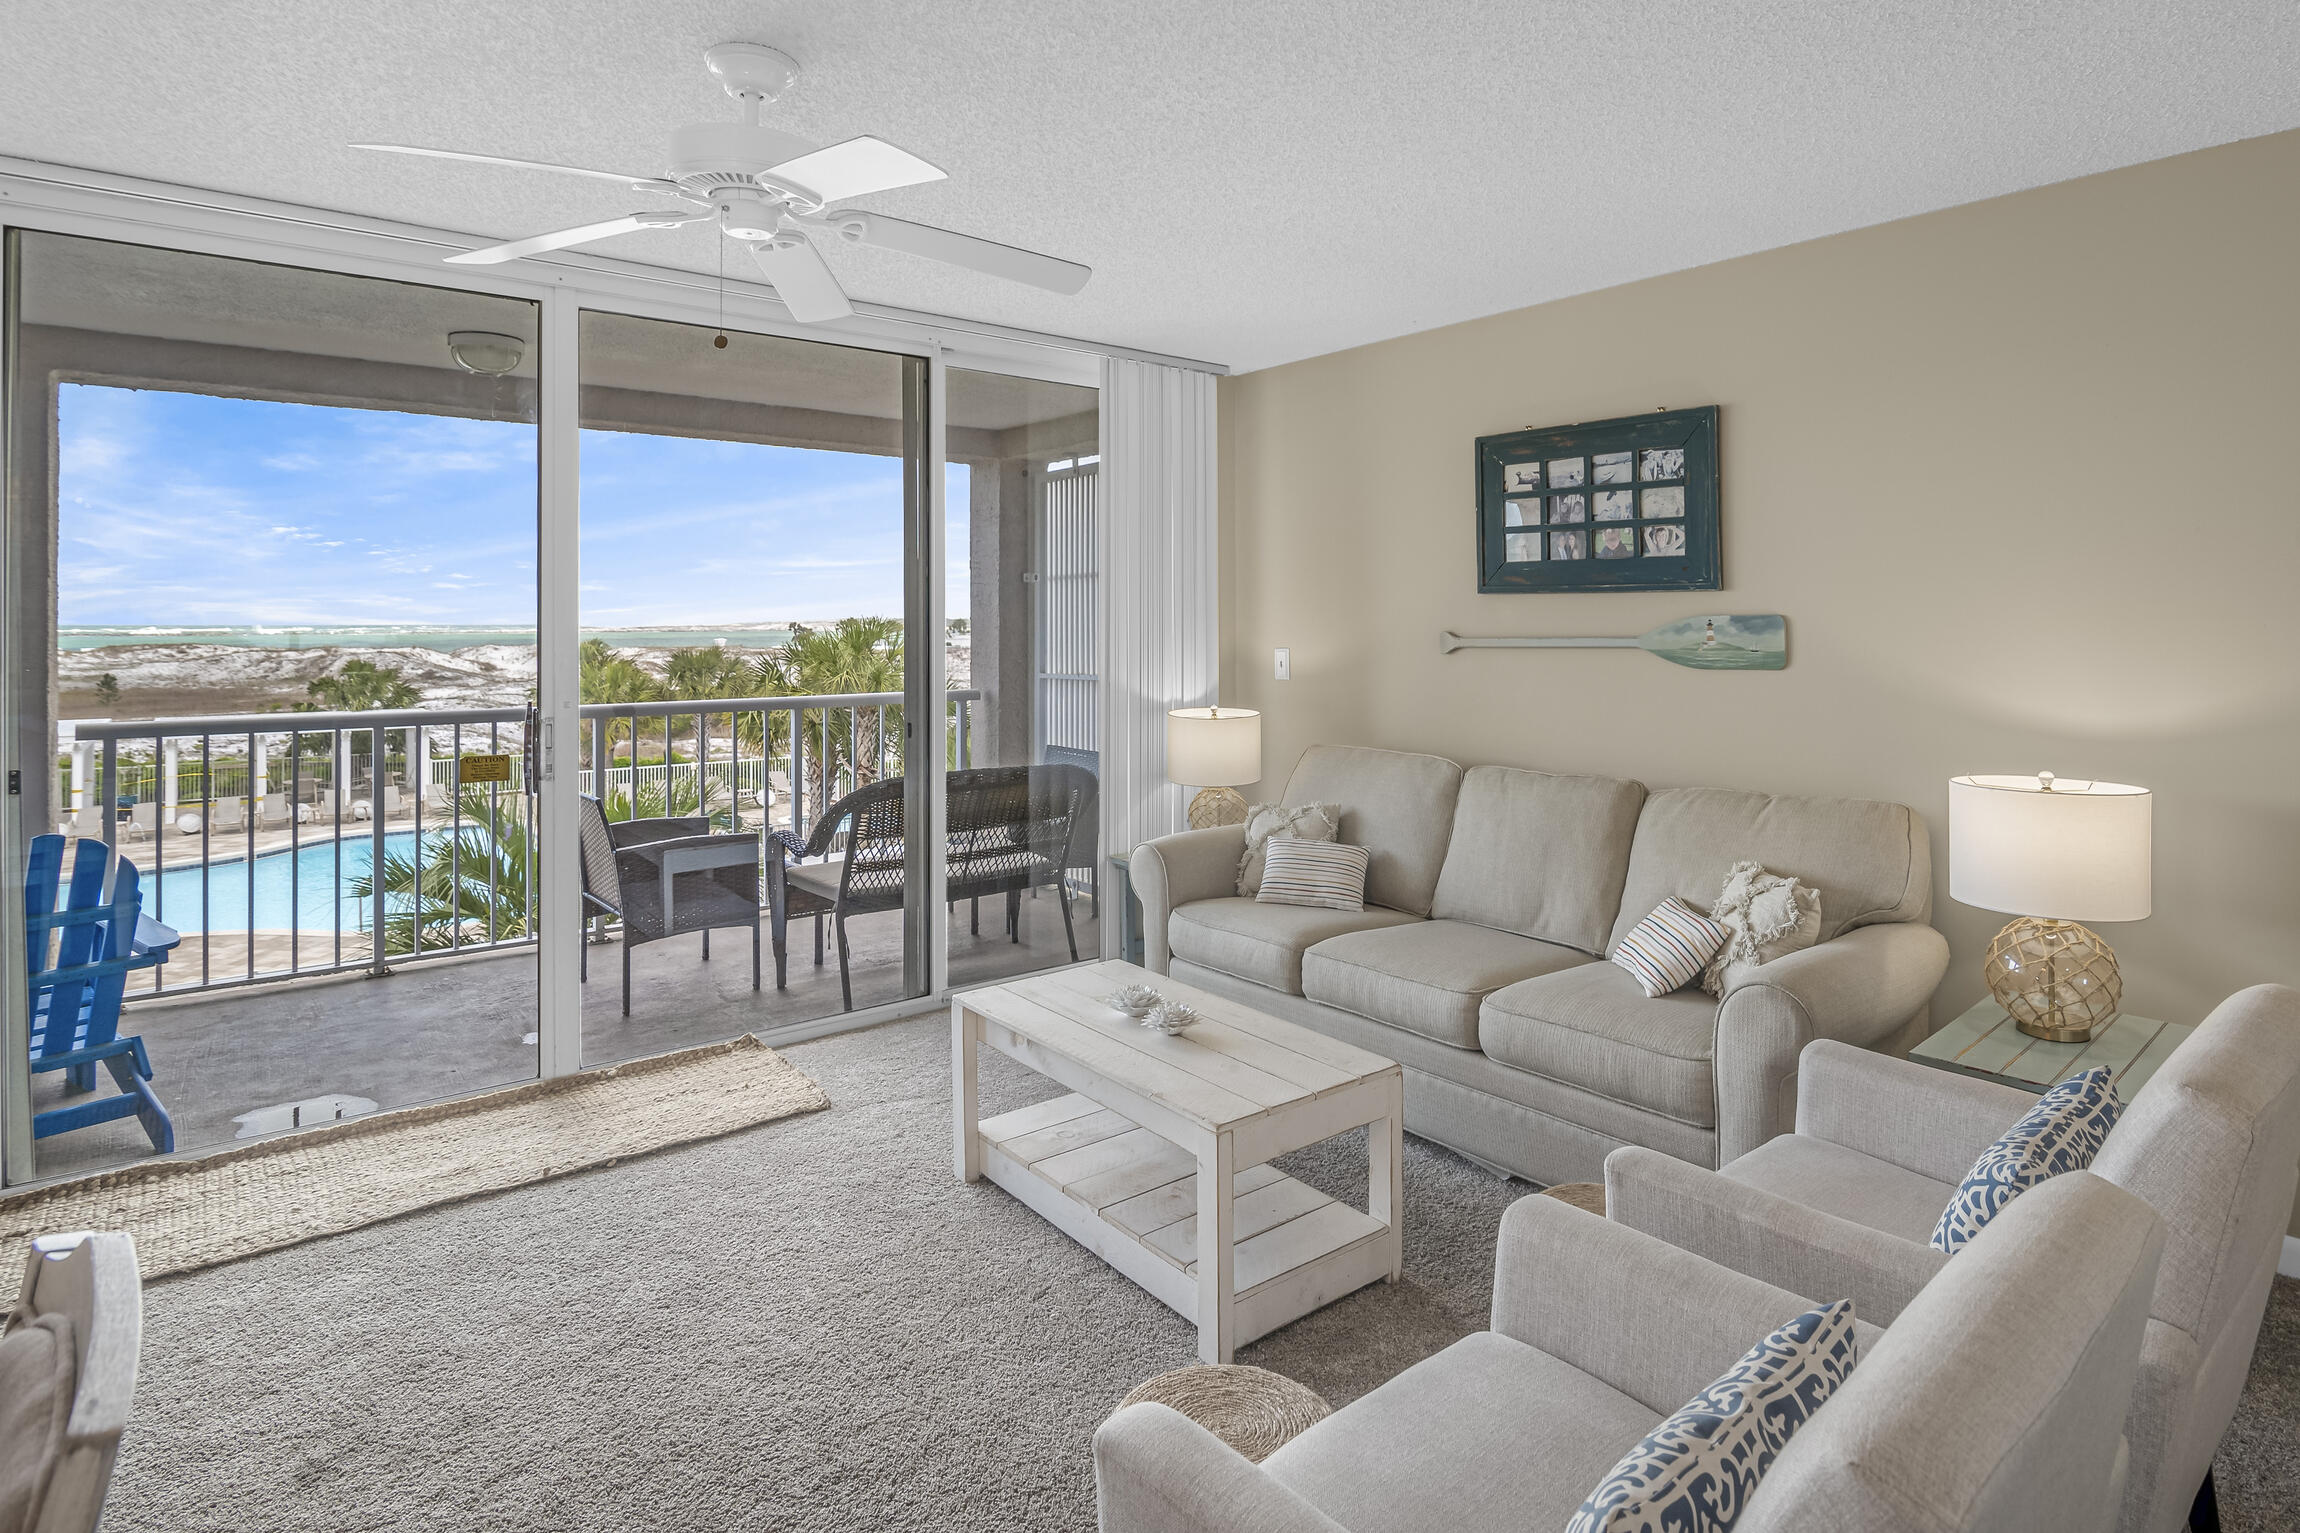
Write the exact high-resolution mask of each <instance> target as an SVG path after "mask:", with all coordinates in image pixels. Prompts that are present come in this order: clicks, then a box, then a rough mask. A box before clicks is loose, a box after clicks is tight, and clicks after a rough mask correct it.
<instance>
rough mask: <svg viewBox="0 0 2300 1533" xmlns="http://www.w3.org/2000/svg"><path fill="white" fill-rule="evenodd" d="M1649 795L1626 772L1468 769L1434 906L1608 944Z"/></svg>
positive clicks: (1578, 944)
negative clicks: (1600, 774)
mask: <svg viewBox="0 0 2300 1533" xmlns="http://www.w3.org/2000/svg"><path fill="white" fill-rule="evenodd" d="M1644 802H1645V785H1644V784H1643V783H1639V782H1631V781H1629V780H1628V779H1626V778H1620V777H1566V776H1561V775H1559V774H1557V773H1554V772H1528V771H1525V770H1523V769H1521V768H1518V767H1498V766H1481V767H1471V768H1470V769H1469V771H1468V772H1467V773H1466V774H1464V775H1463V777H1462V780H1461V798H1460V800H1459V802H1457V803H1456V804H1455V806H1454V812H1453V835H1452V839H1451V841H1450V842H1449V843H1448V845H1447V847H1446V854H1445V868H1444V870H1443V871H1442V872H1440V873H1439V874H1438V881H1437V893H1436V896H1435V897H1434V898H1433V899H1432V901H1431V903H1430V914H1431V915H1433V916H1438V917H1442V918H1444V919H1447V920H1454V921H1474V922H1476V923H1477V924H1478V925H1480V926H1493V927H1498V928H1500V929H1501V930H1502V931H1508V932H1516V933H1517V934H1518V935H1519V936H1521V937H1539V938H1541V939H1542V940H1543V941H1544V942H1562V943H1563V944H1565V945H1566V946H1567V947H1571V948H1579V949H1581V951H1583V952H1584V953H1602V952H1604V951H1605V946H1606V937H1607V935H1608V934H1609V933H1611V932H1612V930H1613V918H1614V917H1615V916H1616V915H1617V914H1619V912H1620V905H1621V884H1622V880H1623V879H1625V878H1626V877H1628V874H1629V847H1630V842H1631V841H1632V839H1633V838H1634V837H1635V835H1636V831H1637V811H1638V808H1639V806H1641V805H1642V804H1643V803H1644ZM1712 892H1714V891H1712ZM1701 908H1702V909H1704V910H1706V909H1708V908H1709V907H1708V906H1707V905H1703V906H1702V907H1701Z"/></svg>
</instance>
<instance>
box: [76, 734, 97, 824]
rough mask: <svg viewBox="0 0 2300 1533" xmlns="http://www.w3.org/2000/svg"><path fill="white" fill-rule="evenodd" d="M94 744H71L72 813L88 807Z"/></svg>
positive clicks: (78, 741)
mask: <svg viewBox="0 0 2300 1533" xmlns="http://www.w3.org/2000/svg"><path fill="white" fill-rule="evenodd" d="M95 760H96V742H95V741H93V740H74V741H73V742H72V812H73V813H74V814H78V813H79V812H80V811H81V810H83V809H85V808H87V807H88V791H89V789H88V779H89V778H90V777H92V776H94V775H95V771H94V768H95Z"/></svg>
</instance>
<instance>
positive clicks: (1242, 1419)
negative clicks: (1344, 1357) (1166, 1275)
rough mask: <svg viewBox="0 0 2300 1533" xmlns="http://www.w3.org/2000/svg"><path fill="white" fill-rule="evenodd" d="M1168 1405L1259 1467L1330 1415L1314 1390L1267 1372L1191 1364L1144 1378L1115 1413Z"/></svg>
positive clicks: (1232, 1365)
mask: <svg viewBox="0 0 2300 1533" xmlns="http://www.w3.org/2000/svg"><path fill="white" fill-rule="evenodd" d="M1145 1400H1147V1401H1150V1402H1151V1403H1153V1404H1156V1405H1166V1406H1171V1407H1173V1408H1174V1409H1175V1410H1178V1411H1180V1412H1181V1413H1182V1414H1183V1415H1185V1416H1187V1417H1189V1418H1190V1419H1191V1420H1192V1421H1195V1422H1197V1423H1198V1425H1200V1426H1202V1427H1204V1428H1205V1429H1206V1430H1207V1431H1209V1432H1211V1433H1213V1434H1214V1435H1215V1436H1216V1437H1219V1438H1221V1439H1222V1441H1224V1442H1226V1443H1228V1444H1229V1445H1230V1446H1231V1447H1233V1448H1235V1449H1237V1450H1238V1451H1239V1452H1240V1453H1242V1454H1244V1455H1245V1456H1246V1457H1247V1458H1248V1459H1250V1460H1252V1461H1253V1462H1254V1463H1257V1464H1259V1463H1260V1462H1262V1460H1264V1459H1266V1458H1268V1457H1269V1456H1270V1455H1271V1454H1273V1453H1275V1452H1277V1451H1278V1450H1279V1449H1280V1448H1282V1447H1284V1446H1285V1445H1286V1444H1287V1443H1288V1442H1289V1441H1291V1440H1292V1439H1293V1438H1295V1437H1296V1436H1298V1435H1300V1434H1301V1433H1302V1432H1304V1431H1307V1430H1308V1429H1309V1428H1311V1427H1314V1426H1316V1425H1317V1424H1318V1423H1319V1422H1321V1421H1323V1420H1325V1419H1326V1418H1327V1417H1328V1416H1331V1415H1332V1414H1333V1413H1334V1408H1333V1407H1332V1406H1330V1405H1328V1404H1327V1403H1326V1402H1325V1400H1324V1399H1323V1398H1321V1397H1320V1396H1319V1394H1318V1392H1317V1391H1316V1390H1314V1389H1312V1388H1310V1387H1309V1386H1308V1385H1307V1384H1298V1383H1296V1382H1295V1381H1294V1380H1292V1379H1289V1378H1287V1377H1286V1376H1285V1375H1284V1374H1282V1373H1272V1372H1271V1371H1270V1370H1269V1369H1267V1368H1249V1367H1247V1366H1246V1365H1245V1364H1243V1363H1219V1364H1216V1363H1192V1364H1191V1365H1190V1366H1189V1367H1187V1368H1174V1369H1170V1370H1168V1371H1167V1372H1165V1373H1161V1374H1158V1375H1157V1376H1155V1377H1153V1378H1148V1379H1145V1380H1143V1381H1142V1382H1141V1383H1140V1384H1138V1385H1136V1386H1135V1387H1134V1392H1133V1393H1132V1394H1130V1395H1128V1396H1127V1397H1126V1398H1125V1399H1123V1400H1121V1401H1119V1402H1118V1409H1119V1410H1124V1409H1126V1407H1127V1406H1129V1405H1140V1404H1141V1403H1142V1402H1143V1401H1145Z"/></svg>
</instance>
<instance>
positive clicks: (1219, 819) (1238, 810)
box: [1190, 788, 1246, 830]
mask: <svg viewBox="0 0 2300 1533" xmlns="http://www.w3.org/2000/svg"><path fill="white" fill-rule="evenodd" d="M1245 823H1246V801H1245V799H1244V798H1242V797H1241V796H1239V793H1238V790H1237V789H1236V788H1200V789H1199V790H1198V796H1197V797H1196V798H1194V799H1192V800H1190V828H1191V829H1192V830H1209V829H1211V828H1213V827H1214V826H1216V825H1243V824H1245Z"/></svg>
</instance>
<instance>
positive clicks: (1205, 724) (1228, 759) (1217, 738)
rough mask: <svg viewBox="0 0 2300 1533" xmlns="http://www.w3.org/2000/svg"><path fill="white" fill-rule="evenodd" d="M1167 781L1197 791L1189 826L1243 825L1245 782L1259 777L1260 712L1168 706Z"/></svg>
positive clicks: (1258, 779) (1202, 827)
mask: <svg viewBox="0 0 2300 1533" xmlns="http://www.w3.org/2000/svg"><path fill="white" fill-rule="evenodd" d="M1166 780H1167V781H1168V782H1176V783H1181V784H1183V785H1184V786H1187V787H1195V788H1197V789H1198V790H1199V792H1198V796H1197V797H1196V798H1194V799H1192V800H1190V828H1191V829H1192V830H1204V829H1206V828H1207V827H1208V826H1210V825H1243V824H1245V823H1246V801H1245V800H1244V799H1243V798H1241V797H1239V796H1238V787H1239V785H1240V784H1243V783H1250V782H1260V781H1261V780H1262V716H1261V714H1259V713H1257V712H1255V711H1254V710H1253V709H1251V708H1171V709H1168V710H1167V713H1166Z"/></svg>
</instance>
